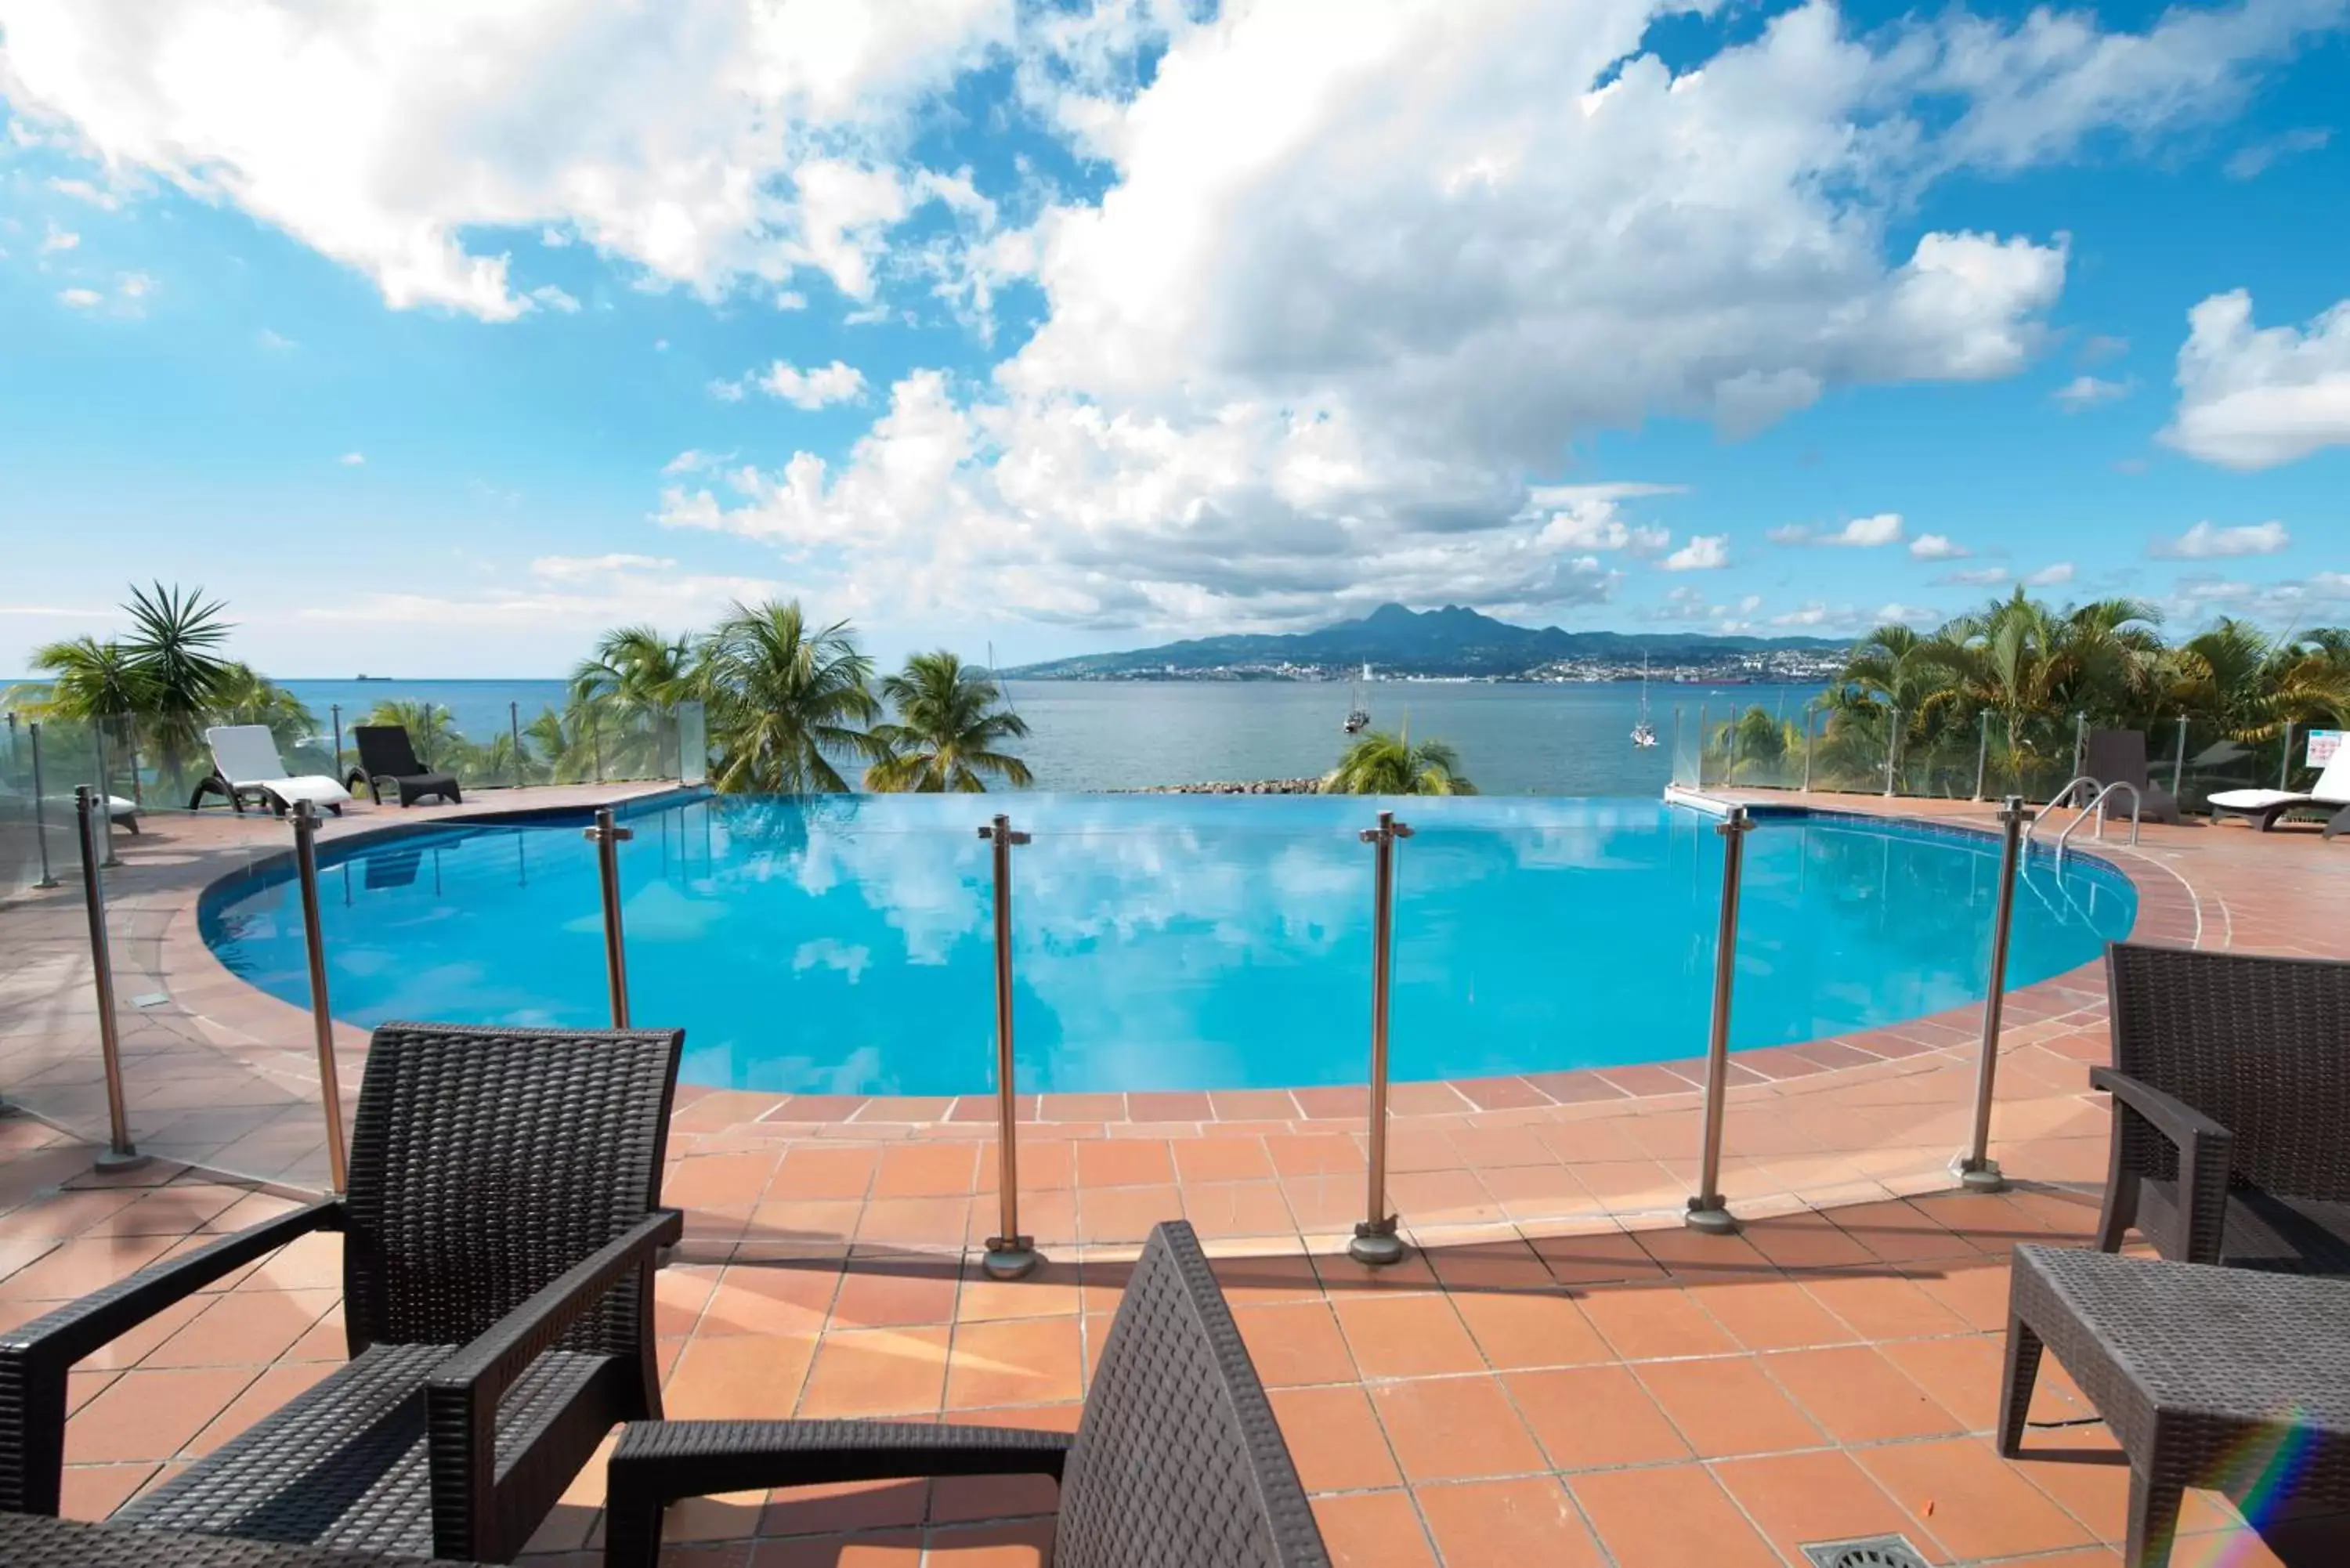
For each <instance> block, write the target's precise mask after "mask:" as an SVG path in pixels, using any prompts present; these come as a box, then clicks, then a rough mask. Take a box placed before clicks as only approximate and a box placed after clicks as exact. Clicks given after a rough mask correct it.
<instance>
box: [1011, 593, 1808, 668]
mask: <svg viewBox="0 0 2350 1568" xmlns="http://www.w3.org/2000/svg"><path fill="white" fill-rule="evenodd" d="M1848 647H1849V644H1847V643H1846V642H1844V641H1840V640H1836V639H1827V638H1816V637H1786V638H1754V637H1711V636H1704V635H1700V634H1696V633H1690V632H1617V631H1563V630H1561V629H1560V628H1557V627H1555V626H1546V627H1539V628H1534V627H1523V626H1513V625H1512V624H1511V623H1510V622H1508V621H1503V620H1496V619H1494V618H1492V617H1491V616H1487V615H1481V614H1479V613H1478V612H1477V611H1475V610H1472V609H1466V608H1463V607H1460V606H1457V605H1447V606H1445V607H1443V608H1442V609H1434V610H1422V611H1415V610H1411V609H1408V608H1406V607H1404V606H1402V605H1395V604H1390V605H1382V606H1381V607H1378V609H1376V610H1373V611H1372V612H1371V613H1370V614H1369V615H1367V616H1365V617H1363V618H1361V619H1360V620H1349V621H1341V622H1339V623H1337V624H1336V625H1335V626H1326V627H1323V628H1319V629H1318V630H1315V631H1306V632H1294V633H1289V634H1286V635H1278V636H1253V635H1235V636H1228V637H1209V638H1197V639H1190V640H1187V641H1183V642H1171V643H1167V644H1165V645H1163V646H1161V647H1158V648H1145V649H1135V650H1133V651H1131V652H1125V653H1094V654H1083V655H1080V656H1078V657H1076V658H1073V659H1053V660H1050V661H1048V662H1045V663H1042V664H1031V665H1025V666H1024V667H1022V668H1020V669H1016V670H1005V671H1003V673H1004V674H1005V675H1007V676H1012V677H1016V678H1018V679H1021V680H1364V679H1371V680H1528V681H1549V682H1565V681H1589V680H1639V679H1640V678H1641V675H1642V673H1643V671H1644V670H1645V671H1646V673H1647V676H1648V679H1649V680H1656V681H1660V682H1665V683H1668V684H1698V683H1703V684H1709V685H1723V684H1730V683H1755V684H1761V683H1764V682H1803V683H1816V682H1824V681H1827V680H1834V679H1835V677H1836V675H1837V674H1838V672H1839V671H1840V670H1842V669H1843V667H1844V660H1845V654H1846V649H1847V648H1848Z"/></svg>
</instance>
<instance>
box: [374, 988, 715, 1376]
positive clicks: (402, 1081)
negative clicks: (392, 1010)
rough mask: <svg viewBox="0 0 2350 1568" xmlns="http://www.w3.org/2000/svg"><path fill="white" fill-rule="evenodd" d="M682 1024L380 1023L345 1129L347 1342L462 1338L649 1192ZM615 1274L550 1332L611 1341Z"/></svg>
mask: <svg viewBox="0 0 2350 1568" xmlns="http://www.w3.org/2000/svg"><path fill="white" fill-rule="evenodd" d="M683 1042H684V1035H683V1033H682V1032H681V1031H678V1030H673V1029H665V1030H652V1029H645V1030H593V1029H583V1030H552V1029H494V1028H475V1027H469V1026H463V1025H455V1024H432V1023H386V1024H384V1025H382V1026H381V1027H380V1028H379V1029H377V1030H376V1032H375V1034H374V1036H373V1038H372V1040H371V1041H370V1042H369V1046H368V1061H367V1072H366V1075H365V1076H364V1078H363V1079H362V1080H361V1083H360V1085H359V1113H358V1116H357V1117H356V1119H355V1122H354V1125H353V1127H352V1129H351V1150H350V1190H349V1194H348V1204H347V1208H348V1215H349V1230H348V1234H347V1235H346V1236H345V1238H344V1246H343V1290H344V1296H345V1306H344V1310H345V1312H346V1313H347V1314H348V1316H349V1329H350V1336H351V1340H352V1343H353V1345H355V1346H359V1345H370V1344H375V1343H378V1342H382V1343H387V1344H395V1345H418V1344H424V1345H453V1344H463V1343H464V1342H465V1341H468V1340H471V1339H473V1337H474V1336H476V1335H477V1334H481V1333H482V1331H483V1330H484V1329H486V1328H488V1327H489V1326H490V1325H491V1324H494V1323H495V1322H496V1321H497V1320H498V1319H499V1318H501V1317H503V1316H504V1315H505V1314H506V1313H508V1312H510V1311H512V1310H513V1309H514V1308H515V1307H516V1306H518V1305H520V1304H521V1303H523V1302H525V1300H527V1299H529V1297H530V1296H531V1295H532V1294H533V1293H536V1291H538V1290H540V1289H541V1288H542V1287H544V1286H546V1284H547V1283H549V1282H551V1281H553V1280H554V1279H555V1278H556V1276H557V1275H559V1274H561V1273H562V1272H564V1271H565V1270H567V1269H568V1268H570V1267H571V1266H572V1265H573V1264H575V1263H577V1262H579V1261H580V1260H581V1259H582V1258H584V1257H586V1256H587V1254H588V1253H590V1252H592V1251H595V1250H596V1249H597V1248H598V1247H600V1246H602V1245H603V1244H604V1243H606V1242H607V1241H610V1240H611V1239H612V1238H613V1237H615V1236H617V1235H619V1233H620V1232H621V1231H624V1230H626V1229H627V1228H628V1227H629V1226H630V1225H632V1224H634V1223H636V1222H637V1221H638V1220H642V1219H643V1218H644V1217H645V1216H646V1215H647V1214H648V1213H650V1211H651V1210H652V1209H653V1207H654V1206H655V1205H656V1204H657V1203H658V1202H659V1200H660V1173H661V1158H662V1155H663V1152H664V1150H665V1149H666V1147H667V1145H668V1141H669V1115H670V1103H671V1097H672V1096H673V1094H674V1092H675V1090H676V1087H677V1064H678V1056H679V1054H680V1051H681V1046H682V1044H683ZM637 1299H638V1298H637V1295H636V1293H633V1292H631V1291H630V1290H629V1289H628V1288H627V1287H626V1286H625V1284H624V1285H623V1286H622V1287H621V1288H619V1289H616V1290H614V1291H613V1292H612V1293H611V1294H610V1295H609V1296H608V1297H607V1298H606V1300H605V1303H604V1304H603V1306H602V1307H601V1308H600V1309H598V1311H597V1312H594V1313H590V1314H587V1316H586V1317H585V1318H583V1320H582V1321H581V1323H580V1324H579V1325H578V1327H577V1329H575V1330H574V1331H573V1332H572V1333H571V1334H569V1335H568V1336H567V1338H566V1339H565V1341H564V1343H565V1344H566V1345H568V1346H570V1347H571V1348H573V1349H577V1350H602V1351H610V1352H616V1353H617V1352H623V1351H628V1350H630V1349H632V1348H634V1347H635V1346H636V1345H639V1343H640V1340H639V1335H640V1334H642V1333H644V1332H649V1331H650V1325H648V1324H639V1323H638V1322H637V1315H638V1306H637Z"/></svg>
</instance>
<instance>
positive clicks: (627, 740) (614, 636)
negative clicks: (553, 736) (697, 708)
mask: <svg viewBox="0 0 2350 1568" xmlns="http://www.w3.org/2000/svg"><path fill="white" fill-rule="evenodd" d="M694 659H695V649H694V642H693V639H691V638H690V637H678V638H668V637H663V636H662V635H661V634H660V632H659V631H657V630H655V629H654V628H651V627H650V626H624V627H617V628H613V629H612V630H610V631H608V632H606V633H605V634H604V635H603V636H602V637H600V638H598V639H597V641H596V648H595V651H594V654H593V656H592V657H590V658H588V659H585V660H582V661H581V662H580V663H579V664H578V665H577V667H576V668H575V669H573V670H572V672H571V692H570V699H569V701H568V702H567V708H568V709H569V719H570V723H571V728H572V730H573V732H575V733H578V732H585V731H587V730H589V729H592V730H593V731H594V732H595V734H596V737H597V744H598V747H599V748H600V750H601V752H602V754H603V756H604V759H605V762H606V763H607V764H608V766H609V767H610V768H611V769H612V770H613V771H614V772H616V773H618V774H621V775H622V776H626V775H628V774H631V773H644V772H649V771H652V770H656V769H659V768H660V767H661V766H662V757H661V753H662V750H663V742H662V739H661V737H662V734H663V731H664V726H666V725H667V724H668V723H669V722H671V715H672V714H673V713H674V711H675V710H676V706H677V703H678V701H680V700H681V698H684V697H686V696H688V695H689V694H690V691H689V689H690V687H691V681H692V677H693V670H694Z"/></svg>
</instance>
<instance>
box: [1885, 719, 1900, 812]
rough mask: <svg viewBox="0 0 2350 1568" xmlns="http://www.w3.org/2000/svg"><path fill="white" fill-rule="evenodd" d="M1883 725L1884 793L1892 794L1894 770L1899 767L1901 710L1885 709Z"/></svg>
mask: <svg viewBox="0 0 2350 1568" xmlns="http://www.w3.org/2000/svg"><path fill="white" fill-rule="evenodd" d="M1900 756H1901V710H1900V709H1898V708H1887V710H1886V723H1885V793H1886V794H1887V796H1888V797H1889V796H1890V795H1891V794H1893V778H1894V770H1895V769H1896V768H1897V767H1898V766H1899V765H1900Z"/></svg>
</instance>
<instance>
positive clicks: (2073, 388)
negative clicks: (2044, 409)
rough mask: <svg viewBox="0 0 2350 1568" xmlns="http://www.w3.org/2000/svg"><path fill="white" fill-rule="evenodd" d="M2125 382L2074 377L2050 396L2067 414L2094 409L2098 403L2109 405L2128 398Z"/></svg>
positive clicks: (2128, 385)
mask: <svg viewBox="0 0 2350 1568" xmlns="http://www.w3.org/2000/svg"><path fill="white" fill-rule="evenodd" d="M2129 390H2130V384H2129V383H2128V382H2127V381H2106V380H2101V379H2098V378H2097V377H2095V376H2085V375H2084V376H2075V377H2074V378H2073V379H2071V380H2069V381H2067V382H2065V383H2064V385H2063V386H2061V387H2059V388H2057V389H2056V390H2055V391H2054V393H2053V394H2051V395H2052V396H2054V398H2055V400H2056V402H2057V405H2058V406H2059V407H2061V408H2062V409H2063V410H2064V411H2065V412H2066V413H2068V414H2077V413H2080V412H2081V411H2082V410H2085V409H2094V408H2095V407H2096V406H2097V405H2098V404H2099V403H2110V402H2113V401H2116V400H2118V399H2121V398H2126V397H2128V396H2129Z"/></svg>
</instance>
